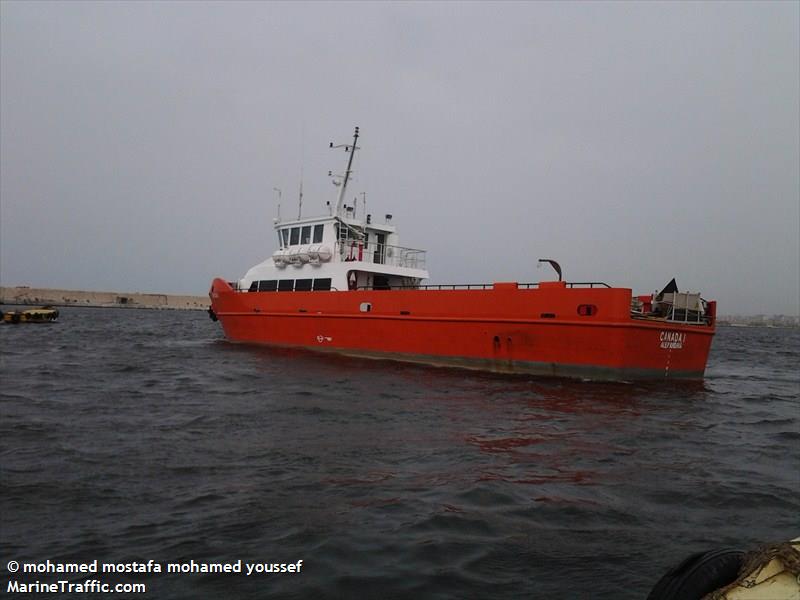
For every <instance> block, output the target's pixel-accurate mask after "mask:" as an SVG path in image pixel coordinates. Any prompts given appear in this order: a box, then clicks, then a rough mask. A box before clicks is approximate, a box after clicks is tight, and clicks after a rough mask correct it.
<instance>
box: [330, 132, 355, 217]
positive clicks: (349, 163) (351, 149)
mask: <svg viewBox="0 0 800 600" xmlns="http://www.w3.org/2000/svg"><path fill="white" fill-rule="evenodd" d="M357 141H358V127H356V132H355V133H354V134H353V145H352V146H347V145H339V146H334V145H333V142H331V146H330V147H331V148H342V147H344V151H345V152H349V153H350V159H349V160H348V161H347V170H346V171H345V172H344V179H342V185H341V186H340V187H339V196H338V198H336V212H335V214H336V216H337V217H341V216H342V215H341V212H342V201H343V200H344V197H345V196H344V195H345V192H346V191H347V182H348V181H349V180H350V173H352V167H353V157H354V156H355V154H356V150H358V149H359V148H358V146H356V142H357Z"/></svg>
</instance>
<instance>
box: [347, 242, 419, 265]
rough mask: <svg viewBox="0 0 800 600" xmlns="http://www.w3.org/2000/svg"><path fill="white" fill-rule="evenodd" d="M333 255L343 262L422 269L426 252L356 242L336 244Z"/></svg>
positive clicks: (376, 243)
mask: <svg viewBox="0 0 800 600" xmlns="http://www.w3.org/2000/svg"><path fill="white" fill-rule="evenodd" d="M334 252H335V254H336V255H338V256H339V260H341V261H343V262H350V261H358V260H360V261H362V262H368V263H373V264H381V265H390V266H394V267H406V268H409V269H424V268H425V262H426V260H427V256H426V255H427V252H426V251H425V250H418V249H416V248H403V247H402V246H390V245H389V244H379V243H378V242H374V241H371V242H369V243H368V244H364V243H363V242H359V241H356V240H347V241H342V242H336V249H335V251H334Z"/></svg>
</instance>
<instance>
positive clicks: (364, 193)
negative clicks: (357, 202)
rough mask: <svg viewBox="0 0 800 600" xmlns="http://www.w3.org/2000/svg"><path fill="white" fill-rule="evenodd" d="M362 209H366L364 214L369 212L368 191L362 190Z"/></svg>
mask: <svg viewBox="0 0 800 600" xmlns="http://www.w3.org/2000/svg"><path fill="white" fill-rule="evenodd" d="M361 205H362V208H361V210H363V211H364V214H367V192H361Z"/></svg>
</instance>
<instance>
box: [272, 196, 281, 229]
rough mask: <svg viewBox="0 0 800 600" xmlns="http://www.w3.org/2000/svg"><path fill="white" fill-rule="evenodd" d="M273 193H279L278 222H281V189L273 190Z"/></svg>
mask: <svg viewBox="0 0 800 600" xmlns="http://www.w3.org/2000/svg"><path fill="white" fill-rule="evenodd" d="M272 190H273V191H275V192H278V222H279V223H280V221H281V188H276V187H274V188H272Z"/></svg>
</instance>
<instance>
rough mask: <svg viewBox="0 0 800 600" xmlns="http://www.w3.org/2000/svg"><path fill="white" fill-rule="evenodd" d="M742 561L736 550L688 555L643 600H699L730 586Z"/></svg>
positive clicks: (742, 553) (710, 551)
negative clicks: (645, 599)
mask: <svg viewBox="0 0 800 600" xmlns="http://www.w3.org/2000/svg"><path fill="white" fill-rule="evenodd" d="M743 558H744V552H743V551H742V550H738V549H736V548H722V549H719V550H709V551H707V552H698V553H697V554H692V555H691V556H689V557H688V558H686V559H685V560H684V561H682V562H681V563H680V564H679V565H678V566H676V567H673V568H672V569H670V570H669V571H668V572H667V574H666V575H664V576H663V577H662V578H661V579H660V580H659V581H658V583H656V585H655V586H654V587H653V589H652V591H651V592H650V594H649V595H648V596H647V600H700V599H701V598H702V597H703V596H705V595H706V594H710V593H711V592H713V591H715V590H718V589H720V588H721V587H725V586H726V585H728V584H730V583H733V582H734V581H735V580H736V578H737V577H738V575H739V570H740V569H741V568H742V560H743Z"/></svg>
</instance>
